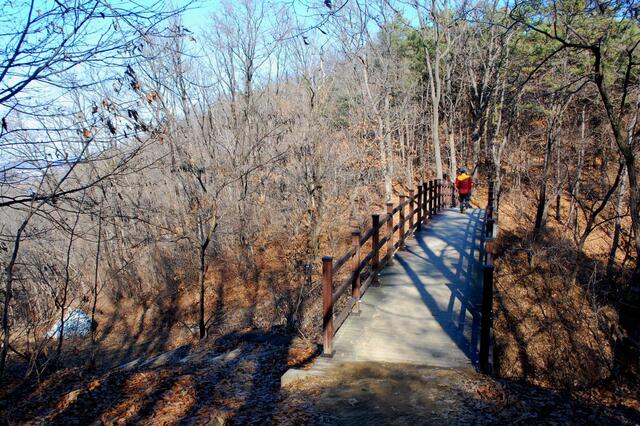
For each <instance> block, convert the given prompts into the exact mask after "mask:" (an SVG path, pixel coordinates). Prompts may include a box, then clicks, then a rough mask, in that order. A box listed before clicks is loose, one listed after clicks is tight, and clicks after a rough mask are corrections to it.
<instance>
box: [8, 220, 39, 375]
mask: <svg viewBox="0 0 640 426" xmlns="http://www.w3.org/2000/svg"><path fill="white" fill-rule="evenodd" d="M32 215H33V212H31V213H29V215H28V216H27V218H26V219H25V220H24V221H23V222H22V224H21V225H20V226H19V227H18V230H17V232H16V238H15V240H14V243H13V251H12V252H11V258H10V259H9V263H7V266H6V267H5V268H4V276H5V285H4V306H3V310H2V333H3V340H2V352H0V377H2V376H3V375H4V370H5V367H6V363H7V354H8V352H9V332H10V325H9V307H10V303H11V297H12V295H13V278H14V275H13V268H14V266H15V264H16V259H17V258H18V251H19V249H20V239H21V238H22V233H23V232H24V229H25V228H26V227H27V224H28V223H29V220H30V219H31V217H32Z"/></svg>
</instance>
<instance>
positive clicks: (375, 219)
mask: <svg viewBox="0 0 640 426" xmlns="http://www.w3.org/2000/svg"><path fill="white" fill-rule="evenodd" d="M371 226H372V227H373V235H371V250H373V257H372V258H371V273H372V274H376V273H377V272H378V269H380V250H379V247H378V244H380V215H379V214H372V215H371Z"/></svg>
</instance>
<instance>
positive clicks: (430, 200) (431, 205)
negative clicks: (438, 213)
mask: <svg viewBox="0 0 640 426" xmlns="http://www.w3.org/2000/svg"><path fill="white" fill-rule="evenodd" d="M433 198H434V197H433V180H430V181H429V218H431V217H433V214H434V213H435V211H434V206H435V203H434V200H433Z"/></svg>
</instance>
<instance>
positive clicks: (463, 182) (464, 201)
mask: <svg viewBox="0 0 640 426" xmlns="http://www.w3.org/2000/svg"><path fill="white" fill-rule="evenodd" d="M472 186H473V181H472V179H471V176H469V175H468V174H467V169H466V168H464V167H460V174H459V175H458V177H457V178H456V189H457V190H458V196H459V198H460V213H464V210H465V208H469V199H470V198H471V187H472Z"/></svg>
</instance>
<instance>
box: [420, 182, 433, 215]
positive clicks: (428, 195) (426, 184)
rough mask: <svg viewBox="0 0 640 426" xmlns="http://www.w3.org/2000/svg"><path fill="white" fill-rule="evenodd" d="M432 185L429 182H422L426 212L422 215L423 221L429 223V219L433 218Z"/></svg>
mask: <svg viewBox="0 0 640 426" xmlns="http://www.w3.org/2000/svg"><path fill="white" fill-rule="evenodd" d="M430 188H431V187H430V186H429V182H423V183H422V192H423V193H424V214H423V215H422V223H427V219H431V203H432V202H433V197H431V189H430Z"/></svg>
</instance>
